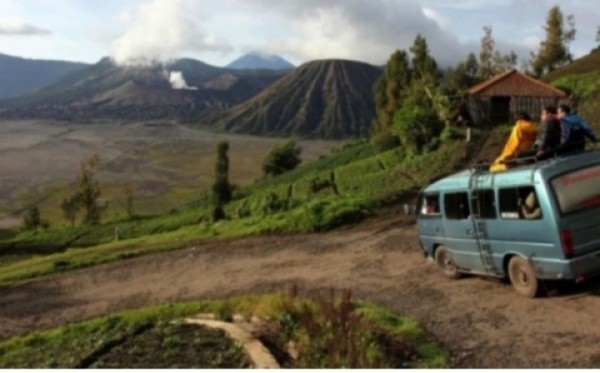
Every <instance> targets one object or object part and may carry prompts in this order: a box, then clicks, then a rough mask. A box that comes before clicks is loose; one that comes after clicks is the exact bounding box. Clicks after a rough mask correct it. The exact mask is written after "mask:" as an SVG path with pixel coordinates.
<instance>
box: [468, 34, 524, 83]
mask: <svg viewBox="0 0 600 373" xmlns="http://www.w3.org/2000/svg"><path fill="white" fill-rule="evenodd" d="M483 32H484V35H483V37H482V38H481V52H480V54H479V71H478V74H477V76H478V78H479V79H480V80H481V81H485V80H487V79H490V78H491V77H493V76H495V75H497V74H499V73H501V72H503V71H504V70H507V69H510V68H514V67H515V66H516V65H517V55H516V53H515V52H514V51H511V52H510V53H509V54H507V55H502V53H501V52H500V51H498V50H496V40H494V37H493V35H492V27H491V26H485V27H484V28H483Z"/></svg>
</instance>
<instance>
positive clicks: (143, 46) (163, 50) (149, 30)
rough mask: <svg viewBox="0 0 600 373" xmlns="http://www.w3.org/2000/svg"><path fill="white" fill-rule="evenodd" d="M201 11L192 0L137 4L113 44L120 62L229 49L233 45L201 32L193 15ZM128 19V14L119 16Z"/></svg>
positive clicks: (166, 59)
mask: <svg viewBox="0 0 600 373" xmlns="http://www.w3.org/2000/svg"><path fill="white" fill-rule="evenodd" d="M199 11H200V9H198V6H197V5H194V2H187V1H186V2H184V1H182V0H153V1H151V2H146V3H144V4H142V5H140V6H139V8H138V11H137V14H136V15H134V16H132V17H131V22H130V24H129V27H128V29H127V32H126V33H125V34H124V35H123V36H121V37H120V38H118V39H117V40H115V41H114V42H113V44H112V57H113V59H114V60H115V62H116V63H117V64H119V65H137V64H143V65H148V64H153V63H163V64H164V63H167V62H169V61H172V60H174V59H176V58H178V57H181V54H182V53H186V52H205V51H213V52H215V51H216V52H229V51H231V50H232V47H231V46H230V45H229V44H228V43H226V42H224V41H222V40H220V39H219V38H217V37H215V36H213V35H209V34H206V33H204V32H202V31H201V30H200V29H199V28H198V27H197V26H196V22H195V19H197V14H198V12H199ZM121 20H122V21H123V22H128V19H127V17H121Z"/></svg>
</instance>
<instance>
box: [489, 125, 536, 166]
mask: <svg viewBox="0 0 600 373" xmlns="http://www.w3.org/2000/svg"><path fill="white" fill-rule="evenodd" d="M537 134H538V127H537V126H536V125H535V123H533V121H532V120H531V117H530V116H529V114H527V113H519V115H518V116H517V124H516V125H515V127H514V128H513V131H512V133H511V135H510V138H509V139H508V142H507V143H506V146H505V147H504V150H503V151H502V155H500V157H498V159H496V160H495V161H494V163H493V164H492V167H491V168H490V171H492V172H502V171H506V170H507V169H508V166H507V165H506V162H507V161H510V160H511V159H515V158H516V156H517V153H518V152H520V151H525V150H531V149H532V148H533V146H534V144H535V141H536V138H537Z"/></svg>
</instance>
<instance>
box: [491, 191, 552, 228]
mask: <svg viewBox="0 0 600 373" xmlns="http://www.w3.org/2000/svg"><path fill="white" fill-rule="evenodd" d="M500 217H501V218H502V219H514V220H539V219H542V209H541V207H540V204H539V200H538V196H537V193H536V192H535V188H533V187H521V188H505V189H500Z"/></svg>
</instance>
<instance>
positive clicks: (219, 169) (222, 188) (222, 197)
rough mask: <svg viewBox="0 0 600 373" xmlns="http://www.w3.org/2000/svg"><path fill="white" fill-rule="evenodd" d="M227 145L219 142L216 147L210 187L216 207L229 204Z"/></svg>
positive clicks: (225, 142) (224, 142) (229, 186)
mask: <svg viewBox="0 0 600 373" xmlns="http://www.w3.org/2000/svg"><path fill="white" fill-rule="evenodd" d="M228 152H229V143H228V142H227V141H223V142H220V143H219V144H218V145H217V162H216V164H215V182H214V184H213V187H212V192H213V202H214V204H215V205H216V206H217V207H221V208H222V207H223V206H224V205H226V204H228V203H229V202H231V185H230V184H229V156H228V154H227V153H228Z"/></svg>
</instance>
